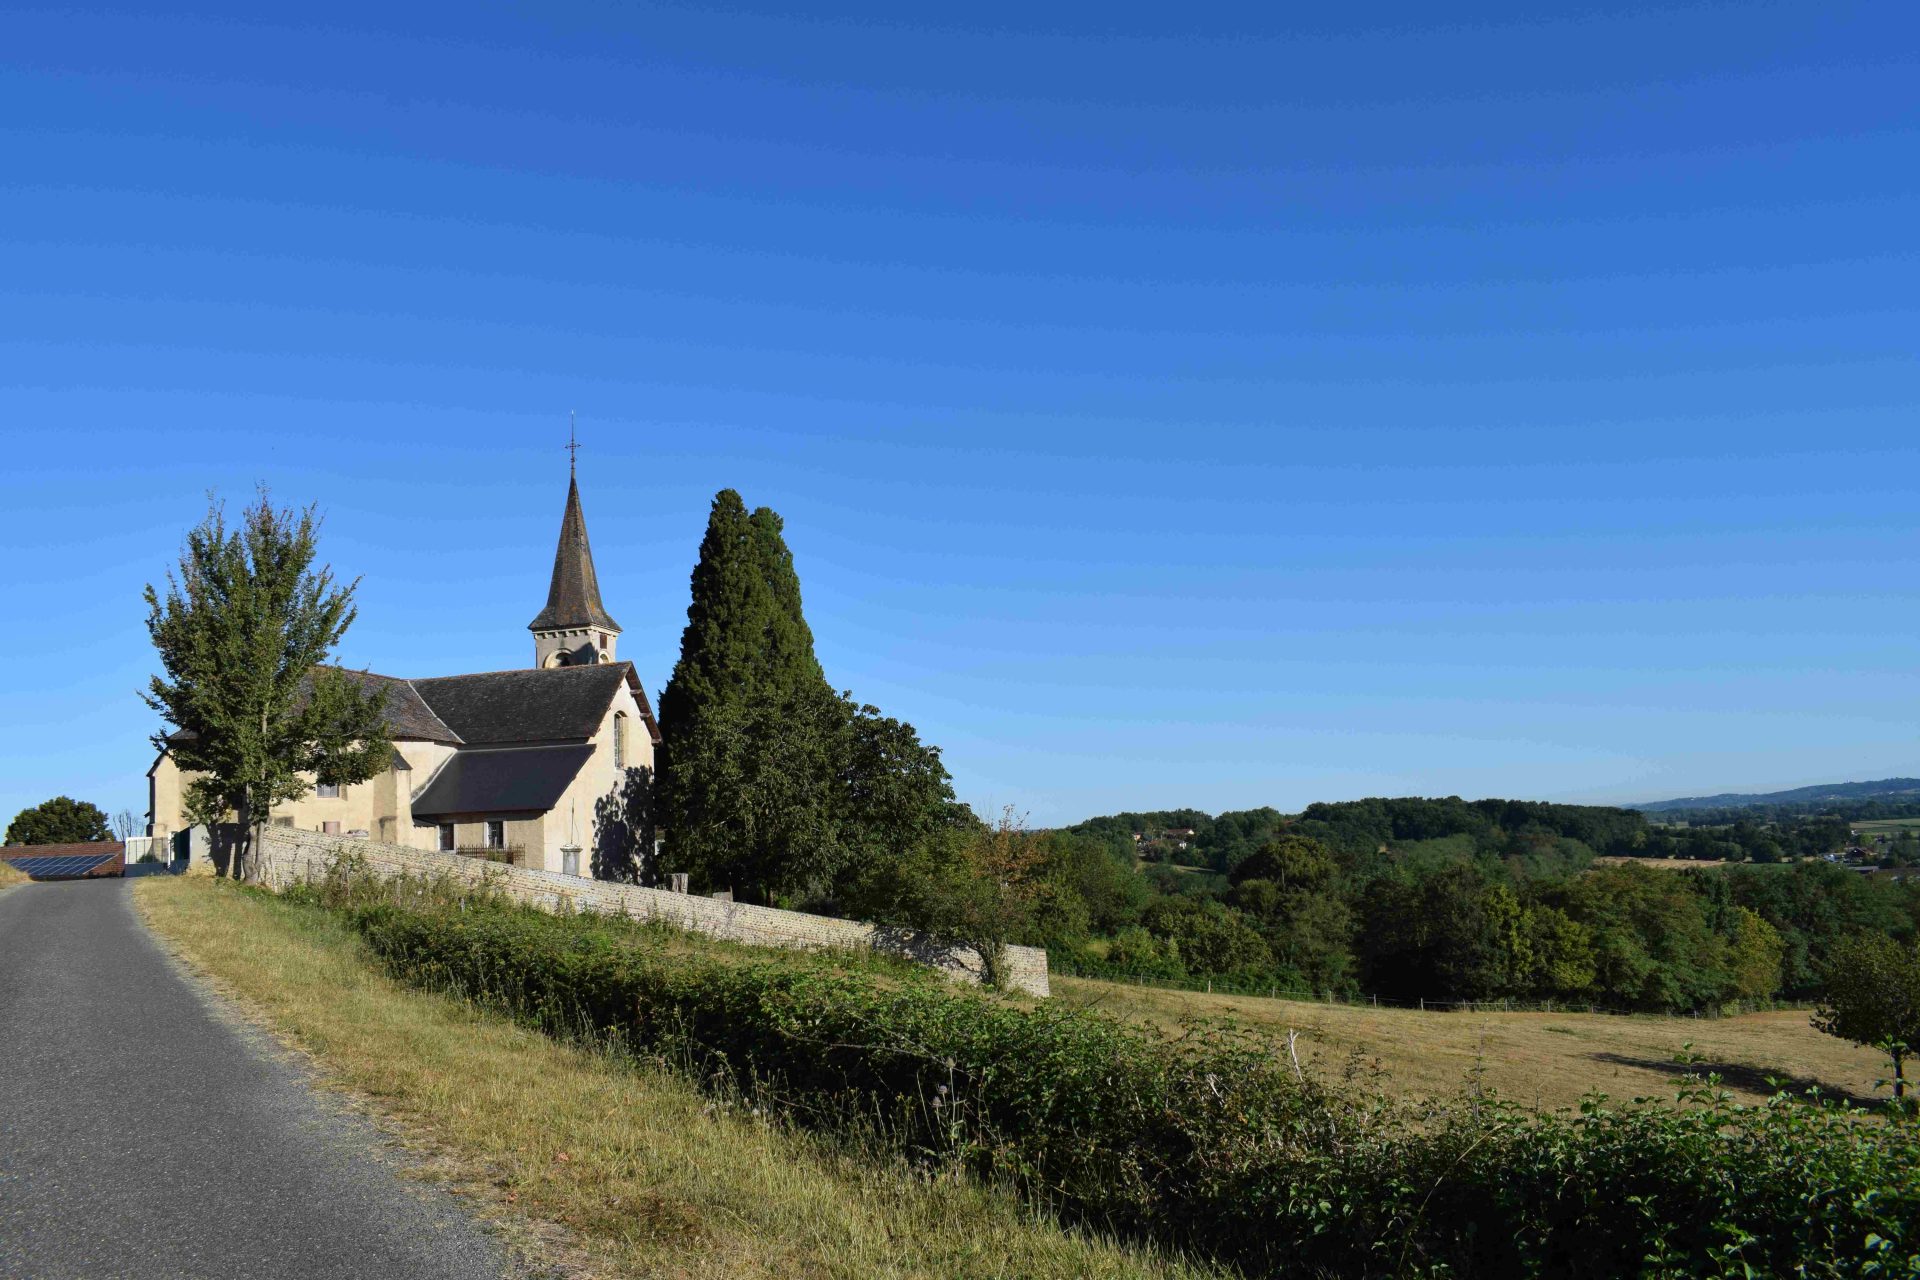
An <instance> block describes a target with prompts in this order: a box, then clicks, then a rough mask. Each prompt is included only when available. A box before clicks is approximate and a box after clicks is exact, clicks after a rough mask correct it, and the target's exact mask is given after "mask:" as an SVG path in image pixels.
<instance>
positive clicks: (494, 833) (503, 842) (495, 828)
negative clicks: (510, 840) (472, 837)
mask: <svg viewBox="0 0 1920 1280" xmlns="http://www.w3.org/2000/svg"><path fill="white" fill-rule="evenodd" d="M506 847H507V824H506V823H504V822H489V823H488V824H487V848H489V849H504V848H506Z"/></svg>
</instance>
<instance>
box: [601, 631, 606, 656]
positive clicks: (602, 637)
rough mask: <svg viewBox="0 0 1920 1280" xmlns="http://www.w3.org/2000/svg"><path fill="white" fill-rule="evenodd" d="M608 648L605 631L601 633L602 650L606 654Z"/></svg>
mask: <svg viewBox="0 0 1920 1280" xmlns="http://www.w3.org/2000/svg"><path fill="white" fill-rule="evenodd" d="M606 647H607V636H606V633H605V632H604V631H603V632H601V633H600V648H601V650H602V651H603V652H604V651H605V649H606Z"/></svg>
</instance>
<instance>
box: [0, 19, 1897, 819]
mask: <svg viewBox="0 0 1920 1280" xmlns="http://www.w3.org/2000/svg"><path fill="white" fill-rule="evenodd" d="M790 10H791V6H779V7H770V8H768V9H766V10H765V11H758V10H755V9H752V8H747V7H738V6H736V7H730V8H725V9H711V8H686V7H679V8H675V7H658V6H630V5H618V6H615V5H606V6H583V5H557V6H544V7H539V8H537V9H536V7H534V6H495V5H473V4H467V5H460V6H433V5H408V6H401V5H382V6H377V7H370V6H360V5H356V4H350V3H349V4H342V5H334V6H329V7H327V8H326V9H325V10H324V11H316V16H315V17H313V18H312V19H310V20H302V19H301V18H299V17H296V16H293V14H292V11H284V10H281V11H277V10H275V9H273V8H272V7H267V8H261V7H260V6H254V5H250V6H244V7H241V6H235V7H232V8H228V9H221V8H215V7H206V8H200V7H193V8H188V7H170V8H169V9H168V10H167V11H164V12H163V11H162V10H161V9H160V8H159V7H157V6H140V7H136V8H127V9H124V10H115V9H114V8H113V7H111V6H99V5H96V6H90V7H88V8H86V9H84V10H61V9H46V8H42V9H34V8H13V9H10V10H9V13H8V16H7V17H6V19H5V20H4V31H5V37H4V39H0V157H3V158H4V162H5V163H4V179H0V181H4V184H5V186H4V193H3V195H0V267H3V268H4V273H3V274H0V279H3V280H4V289H3V291H0V430H4V432H5V435H6V439H5V445H6V450H5V457H6V459H7V462H6V469H7V485H6V490H7V493H8V497H9V501H8V502H7V503H6V504H5V506H4V509H0V553H3V554H0V597H4V599H5V600H6V601H7V607H6V616H7V623H6V625H5V626H4V627H0V725H4V726H5V730H6V732H5V733H4V735H0V811H3V812H0V817H4V816H7V815H10V814H11V813H12V812H14V811H15V810H17V809H18V808H20V807H22V806H24V805H27V804H31V803H35V802H37V801H39V800H41V799H44V798H45V797H46V796H48V795H52V794H55V793H59V792H66V793H70V794H73V795H76V796H80V797H83V798H86V799H91V800H94V801H96V802H98V803H100V804H102V805H103V806H106V807H108V808H110V809H119V808H121V807H126V808H131V809H133V810H134V811H135V812H136V813H139V812H142V811H143V810H144V807H145V784H144V779H143V773H144V770H145V769H146V767H147V765H148V763H149V762H150V758H151V753H150V750H149V748H148V746H147V744H146V735H147V734H148V733H149V732H150V731H151V730H152V728H153V727H154V723H153V720H152V717H151V714H150V713H149V712H147V711H146V709H145V708H144V707H143V706H142V705H141V704H140V703H139V702H138V701H137V699H136V696H135V693H136V690H137V689H138V688H139V687H140V686H141V685H142V684H143V683H144V680H145V677H146V675H147V673H148V672H149V671H150V670H151V669H152V667H153V660H152V654H151V650H150V648H149V647H148V644H147V640H146V633H145V628H144V625H143V616H144V613H143V608H142V605H141V603H140V600H139V592H140V589H141V586H142V585H143V584H144V583H146V582H148V581H151V580H155V579H157V578H158V577H159V576H160V575H161V574H162V573H163V572H164V570H165V568H166V566H167V563H168V561H169V558H170V556H171V554H172V553H173V552H174V550H175V549H176V548H177V546H178V543H179V539H180V535H181V533H182V532H183V531H184V529H185V528H186V527H187V526H188V525H189V524H191V523H192V522H193V521H194V520H195V519H196V518H197V517H198V516H199V515H200V514H201V512H202V511H203V510H204V508H205V495H206V493H207V492H208V491H209V490H213V491H216V492H218V493H219V494H221V495H223V496H225V497H227V498H228V499H230V500H232V501H233V502H234V503H236V504H237V503H239V502H241V501H244V500H245V498H246V497H247V496H248V495H249V494H250V492H251V490H252V487H253V486H254V484H255V483H256V482H262V483H265V484H267V485H269V486H271V488H272V491H273V493H274V494H275V496H276V497H277V498H279V499H281V500H284V501H289V502H301V503H304V502H308V501H317V502H318V503H320V504H321V506H322V507H323V509H324V510H325V512H326V516H327V526H326V534H325V540H324V552H325V555H326V557H327V558H328V559H329V560H330V561H331V563H332V564H333V565H334V566H335V567H336V569H337V570H339V571H340V572H342V573H343V574H346V575H349V576H351V575H360V576H361V577H362V584H361V588H360V604H361V616H360V620H359V622H358V623H357V624H356V626H355V627H354V628H353V630H352V632H351V633H350V635H349V636H348V638H347V641H346V644H345V647H344V649H343V651H342V657H343V658H344V660H346V661H348V662H350V663H352V664H353V665H356V666H370V667H372V668H373V669H375V670H378V671H384V672H391V673H394V674H400V675H430V674H445V673H449V672H457V671H468V670H491V669H497V668H501V667H510V666H519V665H524V664H526V663H529V662H530V661H531V656H530V655H531V652H532V648H531V642H530V638H529V636H528V634H527V632H526V630H525V626H526V623H527V620H528V619H529V618H531V617H532V616H533V614H534V613H535V612H536V611H537V610H538V608H539V607H540V605H541V603H542V601H543V598H544V592H545V585H546V575H547V570H548V567H549V565H550V562H551V556H552V547H553V539H554V535H555V533H556V531H557V526H558V522H559V516H560V508H561V503H562V500H563V497H564V492H565V484H566V454H565V453H564V452H563V451H562V447H561V446H562V445H563V444H564V442H565V437H566V422H567V413H568V411H569V410H578V412H579V421H580V434H581V439H582V441H583V444H584V448H583V450H582V452H581V458H580V468H581V486H582V491H583V494H584V498H585V503H586V510H587V517H588V523H589V527H590V529H591V532H592V536H593V542H594V548H595V552H596V556H597V560H598V565H599V570H600V580H601V583H602V586H603V589H604V594H605V596H606V600H607V604H608V607H609V608H610V609H611V610H612V612H613V613H614V615H615V616H616V617H617V618H618V619H619V620H620V621H621V623H622V624H623V625H624V627H625V629H626V632H625V635H624V637H623V638H622V640H621V654H622V656H623V657H629V658H632V659H633V660H635V661H636V662H637V663H638V665H639V669H640V672H641V675H642V678H643V680H644V681H645V682H646V684H647V686H648V688H649V689H650V690H651V691H653V692H654V693H655V694H656V695H657V692H658V688H659V685H660V683H661V682H662V681H663V680H664V678H665V676H666V674H667V672H668V670H669V669H670V667H671V665H672V661H673V657H674V654H675V653H676V651H677V646H678V642H679V634H680V628H681V626H682V625H683V623H684V620H685V609H686V604H687V575H688V573H689V571H690V569H691V568H692V562H693V557H694V554H695V550H696V547H697V544H698V541H699V537H700V532H701V529H702V526H703V523H704V520H705V514H706V508H707V504H708V502H709V500H710V499H711V497H712V495H713V493H714V491H715V490H716V489H718V488H721V487H722V486H731V487H734V488H737V489H739V490H740V491H741V492H742V493H743V494H744V495H745V497H746V498H747V500H748V501H749V503H751V504H755V505H760V504H765V505H769V506H772V507H774V508H775V509H776V510H778V511H780V512H781V513H782V514H783V515H784V516H785V517H786V521H787V529H788V536H789V542H790V544H791V545H792V547H793V549H794V553H795V555H796V557H797V560H798V563H799V567H800V571H801V576H802V582H803V584H804V587H805V590H806V597H807V607H808V616H809V619H810V621H811V623H812V625H813V629H814V633H815V636H816V638H817V641H818V646H819V651H820V656H821V658H822V661H823V662H824V663H825V665H826V667H827V670H828V673H829V676H830V677H831V678H832V679H833V680H834V681H835V683H836V684H839V685H841V686H843V687H849V688H851V689H853V690H854V691H855V693H856V694H858V695H859V696H861V697H862V698H865V699H867V700H869V701H872V702H875V703H877V704H879V705H880V706H881V707H882V708H883V709H885V710H886V711H887V712H889V713H890V714H894V715H898V716H901V717H904V718H906V719H908V720H911V721H912V722H913V723H914V724H916V725H917V726H919V727H920V729H921V730H922V732H923V734H924V735H925V736H926V737H927V738H928V739H929V740H930V741H933V742H935V743H938V744H940V745H941V746H942V747H943V748H945V750H946V757H947V761H948V763H949V765H950V767H951V768H952V770H953V773H954V775H955V779H956V784H957V787H958V790H959V792H960V794H961V796H962V798H964V799H966V800H968V801H971V802H972V803H974V804H975V805H976V806H977V807H979V808H982V809H983V810H984V809H988V808H990V807H994V806H998V805H1000V804H1013V805H1016V806H1017V807H1018V808H1020V809H1021V810H1024V811H1028V812H1030V813H1031V814H1032V818H1033V820H1034V821H1035V822H1038V823H1054V822H1065V821H1072V820H1075V819H1077V818H1080V817H1084V816H1086V815H1088V814H1092V813H1099V812H1110V811H1114V810H1118V809H1124V808H1133V809H1142V808H1153V807H1161V806H1171V805H1182V804H1193V805H1198V806H1201V807H1204V808H1208V809H1215V810H1217V809H1222V808H1237V807H1248V806H1253V805H1259V804H1274V805H1277V806H1279V807H1281V808H1286V809H1293V808H1298V807H1299V806H1301V805H1303V804H1305V803H1308V802H1310V801H1313V800H1316V799H1341V798H1348V797H1354V796H1361V795H1369V794H1409V793H1425V794H1452V793H1458V794H1462V795H1469V796H1478V795H1515V796H1526V797H1538V798H1565V799H1642V798H1655V797H1660V796H1667V795H1675V794H1688V793H1696V792H1706V791H1714V790H1720V789H1726V788H1739V789H1748V788H1760V787H1768V786H1774V785H1781V786H1786V785H1797V784H1801V783H1807V782H1815V781H1829V780H1837V779H1843V778H1868V777H1883V776H1888V775H1892V774H1901V773H1905V774H1913V773H1920V743H1917V742H1916V725H1917V724H1920V664H1917V663H1916V643H1915V637H1916V632H1920V626H1917V625H1916V624H1920V581H1917V580H1916V575H1915V565H1916V562H1917V561H1920V466H1916V464H1920V414H1916V406H1917V405H1920V376H1917V375H1920V363H1917V361H1916V354H1917V353H1916V346H1917V345H1920V303H1917V302H1916V298H1920V254H1917V253H1916V249H1915V228H1916V227H1920V95H1916V92H1915V88H1914V86H1915V85H1916V84H1920V39H1916V37H1920V11H1916V10H1914V9H1913V8H1911V7H1910V6H1902V5H1893V4H1877V5H1846V4H1834V5H1808V4H1773V5H1769V4H1739V5H1731V4H1729V5H1711V6H1710V5H1681V6H1664V7H1653V6H1618V7H1608V8H1600V7H1592V8H1575V7H1572V6H1545V7H1543V6H1539V5H1524V6H1523V5H1511V6H1497V5H1477V6H1472V5H1462V6H1444V7H1441V8H1436V7H1435V6H1430V5H1405V6H1384V5H1383V6H1372V7H1358V6H1266V5H1260V6H1245V7H1236V6H1164V5H1152V6H1146V5H1141V6H1114V5H1102V6H1084V7H1079V8H1069V7H1060V6H1054V7H1047V6H1032V5H1018V6H1002V5H994V4H971V5H967V6H951V7H947V6H909V7H907V8H906V9H902V8H901V7H900V6H894V5H888V6H879V5H875V6H871V7H869V8H859V7H845V8H841V9H838V10H828V9H827V8H825V7H815V8H814V9H813V11H812V13H811V14H810V15H809V16H804V17H800V16H795V15H794V14H793V13H792V12H791V11H790ZM1442 10H1444V12H1443V11H1442Z"/></svg>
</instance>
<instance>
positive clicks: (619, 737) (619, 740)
mask: <svg viewBox="0 0 1920 1280" xmlns="http://www.w3.org/2000/svg"><path fill="white" fill-rule="evenodd" d="M613 767H614V768H616V769H624V768H626V767H627V713H626V712H624V711H616V712H614V713H613Z"/></svg>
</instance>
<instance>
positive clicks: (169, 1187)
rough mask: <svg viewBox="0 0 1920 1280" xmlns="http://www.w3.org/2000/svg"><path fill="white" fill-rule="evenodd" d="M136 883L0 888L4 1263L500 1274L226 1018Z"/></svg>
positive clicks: (379, 1147)
mask: <svg viewBox="0 0 1920 1280" xmlns="http://www.w3.org/2000/svg"><path fill="white" fill-rule="evenodd" d="M130 891H131V885H130V884H128V883H127V882H125V881H120V880H91V881H87V880H82V881H69V882H46V883H39V884H30V885H22V886H20V887H18V888H15V889H12V890H10V891H8V892H6V893H0V1276H4V1277H8V1278H9V1280H11V1278H13V1277H23V1278H24V1277H33V1278H35V1280H39V1278H40V1277H47V1278H49V1280H52V1278H63V1277H87V1280H103V1278H106V1277H122V1276H125V1277H143V1278H144V1277H155V1278H161V1277H188V1276H191V1277H235V1278H236V1280H237V1278H240V1277H245V1278H246V1280H255V1278H258V1280H267V1278H268V1277H301V1278H302V1280H330V1278H332V1277H341V1278H342V1280H344V1278H346V1277H355V1278H369V1277H382V1278H386V1277H391V1278H393V1280H402V1278H405V1277H435V1278H438V1277H456V1276H457V1277H463V1278H469V1277H484V1276H504V1275H509V1274H513V1273H512V1271H511V1269H510V1268H509V1266H508V1263H507V1260H506V1258H505V1255H504V1254H503V1252H502V1251H501V1249H500V1248H499V1247H498V1246H497V1245H496V1244H495V1242H494V1241H493V1240H492V1238H491V1237H490V1236H489V1235H488V1234H487V1233H486V1231H485V1230H484V1229H482V1228H481V1227H480V1226H479V1225H477V1224H476V1223H475V1222H474V1221H473V1220H472V1219H471V1218H470V1217H469V1216H467V1215H466V1214H465V1213H464V1212H463V1211H462V1209H461V1207H460V1205H459V1203H458V1202H457V1201H455V1200H454V1199H453V1198H451V1197H450V1196H447V1195H446V1194H444V1193H441V1192H437V1191H432V1190H429V1189H426V1188H424V1187H422V1186H420V1185H419V1184H417V1183H408V1182H406V1181H404V1180H403V1179H402V1178H401V1177H400V1176H399V1175H398V1169H399V1165H398V1163H397V1162H396V1161H395V1160H394V1159H393V1158H392V1157H391V1156H389V1155H388V1154H386V1148H385V1144H384V1143H383V1141H382V1139H381V1137H380V1135H379V1133H378V1132H377V1131H376V1130H375V1129H374V1128H373V1127H372V1126H371V1125H369V1124H367V1123H366V1122H365V1121H363V1120H360V1119H358V1118H357V1117H355V1116H353V1115H351V1114H349V1113H346V1112H344V1111H342V1110H341V1108H340V1107H339V1106H338V1105H337V1104H333V1103H331V1102H330V1101H329V1100H328V1099H327V1098H325V1097H324V1096H323V1095H321V1094H319V1093H317V1092H316V1091H315V1090H314V1089H312V1088H311V1087H310V1086H309V1083H308V1081H307V1079H306V1077H305V1075H304V1074H303V1072H302V1070H301V1068H300V1067H299V1066H298V1065H297V1064H296V1063H294V1062H293V1061H291V1060H289V1059H288V1058H287V1057H285V1056H284V1055H282V1054H279V1053H277V1052H275V1051H274V1049H273V1048H272V1046H271V1045H270V1044H268V1043H266V1042H265V1041H263V1039H262V1038H261V1037H260V1036H258V1035H257V1034H256V1033H253V1032H250V1031H247V1030H245V1029H244V1028H241V1027H239V1026H237V1025H235V1024H233V1023H232V1022H230V1021H228V1020H226V1019H224V1018H222V1017H221V1016H220V1014H219V1011H218V1009H217V1007H216V1006H215V1004H214V1003H213V1002H212V1001H211V1000H210V999H209V998H208V997H207V996H205V995H204V994H203V993H201V992H200V991H199V990H198V989H197V988H196V987H195V986H194V985H192V983H191V981H190V980H189V979H188V978H186V977H184V976H183V975H182V974H181V973H180V971H179V970H177V969H176V968H175V967H174V965H173V964H172V962H171V961H170V960H169V959H168V958H167V956H166V955H165V954H164V953H163V952H162V951H161V950H160V948H159V946H158V945H157V944H156V943H155V942H154V941H153V939H152V938H151V937H150V936H148V934H147V931H146V929H145V928H144V926H142V925H141V924H140V922H139V920H138V918H137V917H136V916H135V915H134V912H133V906H132V903H131V901H130V900H129V895H130Z"/></svg>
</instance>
